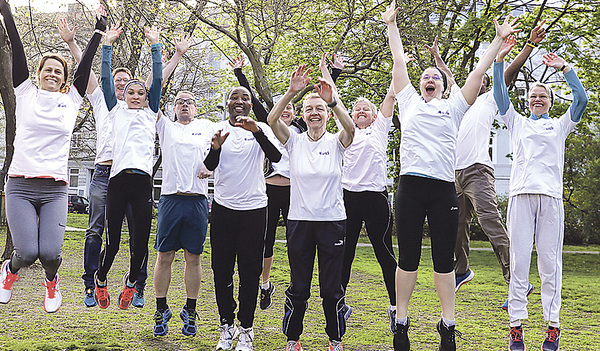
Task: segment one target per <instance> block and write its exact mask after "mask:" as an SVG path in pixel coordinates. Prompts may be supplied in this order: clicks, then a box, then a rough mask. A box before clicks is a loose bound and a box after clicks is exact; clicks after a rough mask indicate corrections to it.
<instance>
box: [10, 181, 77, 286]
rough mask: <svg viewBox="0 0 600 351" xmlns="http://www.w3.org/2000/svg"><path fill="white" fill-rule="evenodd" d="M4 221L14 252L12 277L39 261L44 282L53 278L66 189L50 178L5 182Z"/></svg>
mask: <svg viewBox="0 0 600 351" xmlns="http://www.w3.org/2000/svg"><path fill="white" fill-rule="evenodd" d="M6 217H7V219H8V225H9V227H10V231H11V233H12V238H13V243H14V246H15V249H14V251H13V254H12V257H11V261H10V268H11V271H12V272H13V273H16V272H17V271H18V270H19V269H20V268H23V267H27V266H30V265H31V264H32V263H33V262H35V260H36V259H38V258H39V259H40V262H41V263H42V266H43V267H44V270H45V271H46V278H48V280H51V279H53V278H54V276H55V274H56V272H57V271H58V267H59V266H60V263H61V261H62V258H61V257H60V252H61V248H62V243H63V238H64V235H65V226H66V224H67V185H66V184H65V183H64V182H57V181H55V180H54V179H51V178H9V179H8V182H7V183H6Z"/></svg>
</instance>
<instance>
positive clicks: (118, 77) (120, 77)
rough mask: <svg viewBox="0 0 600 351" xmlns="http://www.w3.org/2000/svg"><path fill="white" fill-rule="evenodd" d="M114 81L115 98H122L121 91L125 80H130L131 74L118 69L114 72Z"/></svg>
mask: <svg viewBox="0 0 600 351" xmlns="http://www.w3.org/2000/svg"><path fill="white" fill-rule="evenodd" d="M113 79H114V82H115V93H116V94H117V99H119V100H123V93H124V89H125V86H126V85H127V82H129V81H130V80H131V76H130V75H129V74H128V73H127V72H124V71H119V72H117V73H115V75H114V77H113Z"/></svg>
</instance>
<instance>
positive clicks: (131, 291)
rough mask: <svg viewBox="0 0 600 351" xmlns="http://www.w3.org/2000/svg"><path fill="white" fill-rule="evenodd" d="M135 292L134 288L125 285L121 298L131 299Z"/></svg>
mask: <svg viewBox="0 0 600 351" xmlns="http://www.w3.org/2000/svg"><path fill="white" fill-rule="evenodd" d="M136 292H137V291H136V290H135V288H130V287H128V286H125V289H123V295H122V299H123V300H125V301H131V299H133V295H134V294H135V293H136Z"/></svg>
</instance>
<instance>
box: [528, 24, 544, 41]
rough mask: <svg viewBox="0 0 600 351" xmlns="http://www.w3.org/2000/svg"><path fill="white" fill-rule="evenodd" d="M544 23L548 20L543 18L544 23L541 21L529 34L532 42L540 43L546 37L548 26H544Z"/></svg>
mask: <svg viewBox="0 0 600 351" xmlns="http://www.w3.org/2000/svg"><path fill="white" fill-rule="evenodd" d="M544 23H546V20H543V21H542V23H540V24H539V25H538V26H537V27H535V28H533V29H532V30H531V33H530V34H529V40H531V42H533V43H534V44H538V43H539V42H540V41H542V39H544V38H545V37H546V28H544Z"/></svg>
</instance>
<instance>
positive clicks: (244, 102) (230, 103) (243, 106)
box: [227, 87, 252, 123]
mask: <svg viewBox="0 0 600 351" xmlns="http://www.w3.org/2000/svg"><path fill="white" fill-rule="evenodd" d="M251 109H252V96H251V95H250V92H249V91H248V89H246V88H244V87H237V88H233V90H231V93H229V97H228V98H227V111H228V112H229V119H230V120H231V122H232V123H235V122H236V121H237V120H236V118H237V117H238V116H248V115H249V114H250V110H251Z"/></svg>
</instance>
